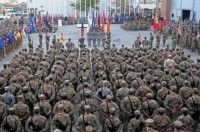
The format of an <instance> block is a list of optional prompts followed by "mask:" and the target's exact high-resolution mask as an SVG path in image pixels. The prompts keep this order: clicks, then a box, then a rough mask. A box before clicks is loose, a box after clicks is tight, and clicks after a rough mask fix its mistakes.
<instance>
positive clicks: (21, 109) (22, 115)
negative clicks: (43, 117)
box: [14, 95, 30, 126]
mask: <svg viewBox="0 0 200 132" xmlns="http://www.w3.org/2000/svg"><path fill="white" fill-rule="evenodd" d="M17 101H18V103H17V104H15V105H14V108H15V115H16V116H18V117H19V119H20V121H21V124H22V126H25V122H26V120H27V119H28V117H29V115H30V111H29V107H28V105H27V104H24V102H23V95H18V96H17Z"/></svg>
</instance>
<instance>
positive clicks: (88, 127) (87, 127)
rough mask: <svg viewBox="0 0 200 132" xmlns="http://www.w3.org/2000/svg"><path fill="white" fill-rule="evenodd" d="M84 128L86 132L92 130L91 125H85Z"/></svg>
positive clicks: (91, 131)
mask: <svg viewBox="0 0 200 132" xmlns="http://www.w3.org/2000/svg"><path fill="white" fill-rule="evenodd" d="M85 130H86V132H93V131H94V128H93V127H92V126H86V128H85Z"/></svg>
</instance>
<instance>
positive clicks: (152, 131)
mask: <svg viewBox="0 0 200 132" xmlns="http://www.w3.org/2000/svg"><path fill="white" fill-rule="evenodd" d="M145 125H146V131H147V132H158V131H157V130H155V129H154V120H153V119H150V118H149V119H146V120H145Z"/></svg>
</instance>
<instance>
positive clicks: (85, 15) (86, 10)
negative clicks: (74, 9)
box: [85, 0, 87, 19]
mask: <svg viewBox="0 0 200 132" xmlns="http://www.w3.org/2000/svg"><path fill="white" fill-rule="evenodd" d="M86 2H87V0H85V19H86V17H87V7H86V6H87V3H86Z"/></svg>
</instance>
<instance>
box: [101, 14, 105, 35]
mask: <svg viewBox="0 0 200 132" xmlns="http://www.w3.org/2000/svg"><path fill="white" fill-rule="evenodd" d="M104 24H105V13H104V12H103V16H102V18H101V31H102V32H104Z"/></svg>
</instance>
